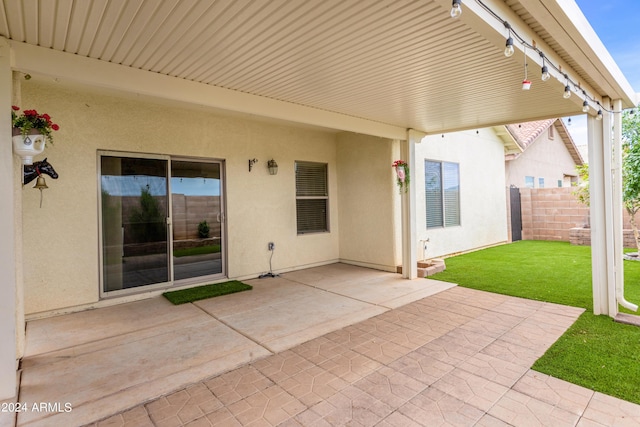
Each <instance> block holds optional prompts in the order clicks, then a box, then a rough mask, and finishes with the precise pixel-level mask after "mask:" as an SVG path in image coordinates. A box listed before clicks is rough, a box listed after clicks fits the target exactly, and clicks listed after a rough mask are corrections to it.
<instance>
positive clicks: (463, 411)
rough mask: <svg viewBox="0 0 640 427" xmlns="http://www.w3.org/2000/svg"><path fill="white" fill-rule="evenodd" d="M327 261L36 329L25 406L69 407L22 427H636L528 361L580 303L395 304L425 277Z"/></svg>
mask: <svg viewBox="0 0 640 427" xmlns="http://www.w3.org/2000/svg"><path fill="white" fill-rule="evenodd" d="M324 270H325V271H326V275H323V268H322V267H320V268H316V269H309V270H304V271H300V272H294V273H291V274H289V273H288V274H287V275H286V276H285V275H283V277H279V278H274V279H265V280H255V281H251V283H252V284H253V285H254V290H253V291H251V292H246V293H239V294H233V295H227V296H224V297H220V298H215V299H210V300H205V301H201V302H198V303H195V304H187V305H185V306H178V307H174V306H171V305H166V303H165V301H163V300H161V299H158V300H150V301H146V302H145V301H141V302H139V303H132V304H125V305H122V306H118V307H111V308H110V309H101V310H94V311H93V312H85V313H76V314H74V315H68V316H62V317H61V318H54V319H43V320H41V321H40V320H39V321H35V322H33V323H31V324H30V325H29V329H28V335H27V340H29V339H30V336H29V333H32V336H33V337H34V338H33V342H32V343H30V347H29V348H30V353H29V357H27V358H25V360H24V364H23V366H24V371H23V373H22V375H23V378H22V384H21V392H20V401H21V402H25V401H30V402H59V403H61V404H64V403H65V402H70V403H72V405H73V410H72V411H71V412H66V413H65V412H61V413H52V412H48V413H34V412H31V413H20V414H19V415H18V419H17V424H18V425H20V426H22V425H29V426H60V425H65V426H80V425H84V424H89V423H91V424H90V425H91V426H93V427H98V426H136V427H138V426H187V425H188V426H242V425H251V426H257V425H264V426H275V425H281V426H284V427H286V426H343V425H359V426H374V425H377V426H394V427H395V426H399V425H402V426H431V425H454V426H457V425H460V426H510V425H511V426H529V425H540V426H549V425H553V426H562V425H571V426H575V425H577V426H583V427H589V426H596V427H597V426H609V425H640V405H635V404H632V403H629V402H625V401H622V400H620V399H616V398H613V397H610V396H605V395H602V394H600V393H594V392H593V391H592V390H588V389H585V388H583V387H578V386H575V385H573V384H570V383H567V382H565V381H561V380H558V379H555V378H552V377H549V376H546V375H543V374H540V373H538V372H535V371H531V370H530V369H529V367H530V366H531V365H532V364H533V362H534V361H535V360H536V359H537V358H538V357H539V356H540V355H542V354H543V353H544V352H545V351H546V349H547V348H548V347H549V346H550V345H551V344H552V343H553V342H554V341H555V340H556V339H557V338H558V337H559V336H560V335H561V334H562V333H564V331H565V330H566V329H567V328H568V327H569V326H570V325H571V324H572V323H573V322H574V321H575V319H577V317H578V316H579V315H580V314H581V313H582V311H583V310H580V309H575V308H571V307H563V306H559V305H557V304H548V303H542V302H538V301H529V300H524V299H519V298H513V297H507V296H503V295H495V294H490V293H486V292H481V291H476V290H471V289H465V288H459V287H453V288H450V289H447V290H444V291H441V292H439V293H436V294H434V295H431V296H429V297H426V298H418V299H415V300H413V302H410V303H408V304H406V305H402V306H399V307H398V308H394V309H390V308H388V307H385V306H384V304H388V303H389V301H394V300H398V299H399V298H403V297H407V296H410V298H415V297H416V296H417V295H419V294H420V292H421V290H420V289H417V290H416V289H415V288H413V285H414V282H415V283H416V284H418V285H422V286H424V285H425V284H426V286H427V287H428V286H430V285H432V284H433V283H431V282H429V281H428V280H425V279H420V280H416V281H412V282H409V283H410V285H409V286H407V287H404V290H402V291H400V288H402V287H403V286H404V285H402V284H400V285H398V286H396V285H395V281H396V279H397V276H395V277H389V278H388V279H389V280H388V281H385V280H380V283H377V282H378V279H381V278H382V277H384V276H385V275H387V273H382V272H375V271H372V270H367V269H362V268H359V267H353V266H342V265H338V266H335V265H333V266H327V267H326V268H324ZM358 272H360V273H362V277H363V280H362V281H360V280H358V279H357V277H358V274H357V273H358ZM376 274H379V275H380V276H378V277H376ZM294 276H295V279H296V280H295V281H294V280H293V278H294ZM313 280H317V283H315V284H314V283H312V281H313ZM299 281H310V284H303V283H301V282H299ZM362 283H370V284H371V287H372V288H378V289H376V290H375V291H372V292H371V293H370V295H368V296H367V295H365V297H366V298H369V302H366V301H364V300H363V299H362V298H357V297H349V296H345V295H356V296H357V295H358V292H355V291H354V290H353V289H360V290H361V291H362V292H363V293H365V294H367V292H365V291H366V290H367V289H368V288H366V287H364V288H362ZM384 283H387V284H388V286H386V288H387V289H388V290H389V293H388V295H387V297H385V296H384V294H383V292H382V291H383V290H384V288H385V285H384ZM318 284H319V285H318ZM315 285H318V286H315ZM435 285H436V288H437V283H436V284H435ZM351 287H353V288H351ZM403 292H404V295H403ZM374 301H375V302H374ZM130 310H131V311H132V312H131V311H130ZM136 312H137V313H143V314H144V316H145V317H146V316H149V317H151V318H153V317H155V318H156V319H158V323H157V324H156V323H154V322H153V321H151V320H150V319H146V318H145V319H140V320H139V321H138V320H137V319H136V314H135V313H136ZM102 313H104V315H103V314H102ZM167 313H175V317H174V318H172V316H171V315H169V314H167ZM118 319H125V320H118ZM47 320H53V321H54V322H52V323H51V324H47V323H46V322H47ZM107 320H108V321H111V322H113V323H114V328H113V329H109V328H104V326H103V325H104V322H106V321H107ZM172 320H173V321H172ZM94 323H95V324H96V326H95V329H94V333H95V335H92V334H91V331H90V329H91V328H92V327H93V324H94ZM131 324H138V326H140V327H141V328H140V329H138V328H136V327H132V326H131ZM74 328H83V329H89V331H87V330H83V331H78V334H74V333H73V332H72V331H73V329H74ZM327 330H331V331H330V332H328V333H327V332H326V331H327ZM58 332H60V333H59V334H58ZM98 333H100V334H103V336H104V337H103V336H100V335H98ZM47 334H48V336H49V337H50V339H51V340H52V341H56V337H57V336H58V335H59V336H60V337H62V338H63V340H62V341H61V342H58V343H56V342H48V341H47V339H46V336H47ZM269 349H271V350H272V351H274V352H275V351H276V349H281V351H277V352H275V353H273V352H272V351H270V350H269ZM38 352H40V353H38ZM6 420H7V418H0V421H2V422H3V423H5V424H4V425H3V424H0V425H1V426H2V427H5V425H11V420H9V421H6ZM97 420H100V421H97Z"/></svg>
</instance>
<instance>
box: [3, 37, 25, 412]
mask: <svg viewBox="0 0 640 427" xmlns="http://www.w3.org/2000/svg"><path fill="white" fill-rule="evenodd" d="M10 65H11V64H10V49H9V44H8V43H7V42H6V41H5V40H0V104H1V106H0V110H2V111H7V112H8V111H10V110H11V92H12V91H11V83H12V75H11V66H10ZM12 150H13V148H12V144H11V119H10V117H9V114H2V115H0V200H2V203H0V219H1V220H0V254H2V256H0V342H1V343H2V344H1V345H0V400H3V399H10V398H12V397H14V396H15V395H16V368H17V364H16V356H17V351H16V348H17V342H16V318H17V316H18V314H19V313H21V310H18V303H17V299H16V294H17V277H16V240H15V236H16V230H15V229H16V226H15V223H16V221H15V212H14V206H15V202H14V191H15V187H14V175H15V173H14V170H15V169H14V165H13V163H14V161H15V158H14V156H13V152H12ZM20 169H22V168H20Z"/></svg>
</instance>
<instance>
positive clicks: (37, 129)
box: [11, 105, 60, 165]
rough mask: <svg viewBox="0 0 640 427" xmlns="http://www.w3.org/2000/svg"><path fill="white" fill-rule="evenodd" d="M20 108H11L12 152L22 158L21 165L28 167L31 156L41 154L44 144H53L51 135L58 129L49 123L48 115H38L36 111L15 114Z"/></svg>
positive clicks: (30, 162) (31, 161)
mask: <svg viewBox="0 0 640 427" xmlns="http://www.w3.org/2000/svg"><path fill="white" fill-rule="evenodd" d="M17 111H20V107H16V106H15V105H13V106H12V107H11V124H12V125H13V133H12V141H13V151H14V153H15V154H17V155H18V156H20V157H21V158H22V163H23V164H25V165H30V164H32V163H33V156H35V155H38V154H40V153H42V151H43V150H44V147H45V145H46V143H47V142H48V143H50V144H53V136H52V135H51V133H52V132H53V131H56V130H58V129H60V127H59V126H58V125H57V124H55V123H53V122H52V121H51V117H50V116H49V115H48V114H39V113H38V112H37V111H36V110H24V111H23V112H22V114H17Z"/></svg>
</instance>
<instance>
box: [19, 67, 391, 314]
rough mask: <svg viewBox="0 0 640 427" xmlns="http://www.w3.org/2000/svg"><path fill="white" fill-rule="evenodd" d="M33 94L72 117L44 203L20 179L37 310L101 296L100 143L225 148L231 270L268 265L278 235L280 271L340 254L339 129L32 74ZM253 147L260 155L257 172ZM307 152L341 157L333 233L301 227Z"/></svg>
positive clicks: (28, 299)
mask: <svg viewBox="0 0 640 427" xmlns="http://www.w3.org/2000/svg"><path fill="white" fill-rule="evenodd" d="M21 106H22V107H23V108H35V109H37V110H38V111H39V112H41V113H43V112H46V113H48V114H50V115H51V116H52V117H53V119H54V121H55V122H57V123H58V124H59V125H60V127H61V129H60V131H58V132H56V133H55V135H54V137H55V144H54V146H53V147H50V148H47V150H46V151H45V153H44V154H45V155H46V156H47V157H48V159H49V161H50V163H51V164H53V166H54V167H55V169H56V171H57V172H58V173H59V175H60V178H59V179H58V180H52V179H50V178H47V184H48V185H49V189H47V190H45V191H44V202H43V206H42V208H41V209H40V208H38V204H39V197H40V193H39V192H38V191H37V190H34V189H31V188H30V187H25V188H24V189H22V190H20V191H21V192H22V196H23V210H22V220H23V235H22V237H23V243H24V294H25V310H26V313H27V315H33V314H35V313H41V312H48V311H51V310H58V309H62V308H69V307H86V306H91V305H92V304H95V303H96V302H97V301H98V300H99V269H98V255H99V252H98V251H99V245H98V233H99V227H98V212H97V207H98V199H97V196H98V180H97V151H98V150H116V151H124V152H136V153H153V154H169V155H176V156H192V157H200V158H215V159H224V160H225V161H226V190H227V199H226V207H227V209H226V218H227V241H228V275H229V277H232V278H246V277H255V276H257V275H259V274H261V273H263V272H266V271H268V269H269V255H270V253H269V251H268V250H267V243H268V242H270V241H273V242H275V244H276V251H275V253H274V256H273V268H274V270H275V271H285V270H287V269H293V268H297V267H303V266H310V265H316V264H322V263H328V262H333V261H336V260H338V258H339V255H340V253H339V238H338V236H339V229H340V227H339V215H338V210H339V197H338V179H337V166H336V165H337V161H336V134H335V133H332V132H328V131H323V130H319V129H308V128H299V127H293V126H289V125H285V124H280V123H268V122H263V121H257V120H251V119H246V118H241V117H238V116H224V115H216V114H213V113H207V112H204V111H199V110H196V109H185V108H176V107H169V106H167V105H162V104H156V103H152V102H148V101H142V100H134V99H131V98H120V97H117V96H109V95H104V94H101V93H98V92H94V91H91V90H87V89H84V88H66V87H59V86H58V85H56V84H55V83H51V84H50V83H43V82H42V81H35V79H33V80H30V81H23V82H22V105H21ZM272 157H273V158H274V159H275V160H276V161H277V162H278V165H279V170H278V174H277V175H276V176H270V175H269V174H268V170H267V166H266V164H267V161H268V160H269V159H271V158H272ZM41 158H42V157H38V158H37V159H36V160H40V159H41ZM250 158H257V159H258V160H259V162H258V163H257V164H256V165H255V166H254V169H253V171H252V172H251V173H249V172H248V167H247V162H248V159H250ZM295 160H307V161H316V162H325V163H328V165H329V168H328V170H329V185H330V187H329V191H330V193H329V194H330V203H329V206H330V227H331V232H330V233H319V234H311V235H304V236H297V234H296V227H295V224H296V219H295V215H296V210H295V181H294V161H295ZM18 185H19V184H18ZM388 227H392V225H391V224H389V225H388Z"/></svg>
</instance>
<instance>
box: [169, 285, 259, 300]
mask: <svg viewBox="0 0 640 427" xmlns="http://www.w3.org/2000/svg"><path fill="white" fill-rule="evenodd" d="M251 289H253V287H252V286H251V285H247V284H246V283H242V282H239V281H237V280H231V281H229V282H224V283H216V284H213V285H204V286H198V287H196V288H190V289H182V290H180V291H171V292H165V293H163V294H162V295H163V296H164V297H165V298H166V299H168V300H169V301H171V302H172V303H173V304H174V305H178V304H186V303H188V302H193V301H199V300H201V299H207V298H213V297H219V296H220V295H227V294H233V293H236V292H242V291H249V290H251Z"/></svg>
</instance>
